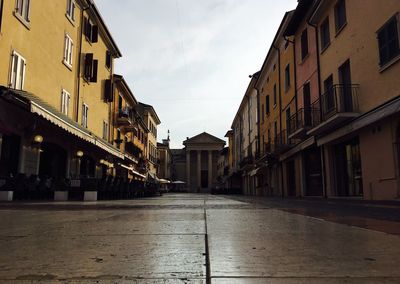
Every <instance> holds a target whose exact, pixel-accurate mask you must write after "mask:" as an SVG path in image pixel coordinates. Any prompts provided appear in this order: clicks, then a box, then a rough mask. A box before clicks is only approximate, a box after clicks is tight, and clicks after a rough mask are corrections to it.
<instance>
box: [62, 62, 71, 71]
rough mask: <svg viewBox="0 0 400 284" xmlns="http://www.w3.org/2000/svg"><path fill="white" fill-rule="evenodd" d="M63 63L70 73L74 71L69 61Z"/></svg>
mask: <svg viewBox="0 0 400 284" xmlns="http://www.w3.org/2000/svg"><path fill="white" fill-rule="evenodd" d="M62 63H63V64H64V65H65V67H67V68H68V69H69V70H70V71H72V65H71V64H69V63H68V62H67V61H65V60H63V61H62Z"/></svg>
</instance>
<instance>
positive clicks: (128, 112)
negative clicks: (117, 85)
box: [117, 107, 134, 125]
mask: <svg viewBox="0 0 400 284" xmlns="http://www.w3.org/2000/svg"><path fill="white" fill-rule="evenodd" d="M133 121H134V119H133V111H132V109H131V108H129V107H124V108H122V109H120V110H119V111H118V114H117V123H118V124H119V125H127V124H131V123H132V122H133Z"/></svg>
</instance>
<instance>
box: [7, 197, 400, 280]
mask: <svg viewBox="0 0 400 284" xmlns="http://www.w3.org/2000/svg"><path fill="white" fill-rule="evenodd" d="M260 200H261V201H260ZM269 202H270V203H269ZM290 202H291V203H294V202H297V201H290ZM299 202H300V201H299ZM279 204H284V203H279V201H278V200H271V201H268V199H257V198H255V197H237V196H235V197H229V196H215V195H200V194H184V193H181V194H172V193H169V194H165V195H164V196H161V197H154V198H148V199H136V200H124V201H99V202H92V203H91V202H89V203H84V202H58V203H56V202H48V203H46V202H42V203H39V202H37V203H0V219H1V227H0V244H1V246H0V247H1V250H0V283H37V282H40V283H141V284H142V283H400V269H399V263H400V235H399V234H398V233H397V232H399V231H400V230H399V226H400V222H398V220H397V219H393V218H392V220H390V221H385V220H383V219H384V218H383V215H384V213H383V212H384V210H385V206H383V207H382V208H380V207H379V206H378V205H376V206H372V205H371V206H370V207H369V209H371V208H372V209H371V210H370V211H371V216H367V215H365V216H363V215H362V214H359V215H357V216H356V217H354V216H349V217H348V218H347V219H346V214H350V213H348V212H347V211H345V210H344V211H343V212H344V213H343V214H342V215H341V216H338V218H336V219H335V218H334V217H335V216H334V215H335V214H336V215H339V213H337V212H335V211H333V213H332V214H330V218H326V216H327V215H328V214H322V213H321V214H320V215H318V213H315V212H316V211H315V210H316V209H315V208H316V207H318V206H320V207H323V206H321V205H318V202H316V203H312V202H308V203H305V202H303V203H298V204H300V205H299V206H297V207H296V208H297V209H296V208H295V205H290V206H289V205H288V204H289V203H288V204H286V205H285V206H279ZM317 205H318V206H317ZM307 206H308V207H310V208H314V211H313V210H310V212H311V213H312V212H314V213H312V214H311V213H310V214H308V213H307V210H306V209H307V208H306V207H307ZM346 206H347V207H349V206H350V205H346ZM298 207H303V209H304V210H303V211H301V210H300V209H299V208H298ZM377 207H379V208H378V209H379V210H381V211H380V214H375V213H376V212H375V213H374V210H373V208H377ZM310 208H309V209H310ZM369 209H368V208H367V209H366V210H365V212H368V210H369ZM387 209H388V210H389V211H388V212H392V211H393V212H394V211H396V212H397V213H398V212H399V210H400V209H399V207H398V206H397V207H396V206H395V205H393V206H387ZM296 210H297V211H296ZM376 210H377V209H376ZM390 210H392V211H390ZM358 211H360V210H358ZM393 212H392V213H390V214H391V215H393V214H394V213H393ZM365 214H367V213H365ZM374 214H375V215H374ZM397 216H398V215H397ZM339 217H340V218H339ZM343 220H350V221H351V220H353V222H350V221H349V222H346V221H343ZM354 220H356V221H354ZM357 220H358V221H357ZM360 220H367V221H366V222H364V223H363V222H361V221H360ZM368 220H369V221H368ZM371 220H374V222H372V221H371ZM368 222H372V223H374V224H377V225H376V226H375V227H374V226H372V228H373V229H371V227H369V226H363V225H362V224H364V225H365V224H368ZM387 222H389V223H387ZM381 223H382V224H383V225H382V226H379V224H381ZM368 228H369V229H368ZM374 228H375V229H374Z"/></svg>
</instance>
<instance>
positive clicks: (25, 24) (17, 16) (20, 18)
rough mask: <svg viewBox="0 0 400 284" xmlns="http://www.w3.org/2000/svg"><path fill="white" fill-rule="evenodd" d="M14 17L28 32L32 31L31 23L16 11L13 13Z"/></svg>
mask: <svg viewBox="0 0 400 284" xmlns="http://www.w3.org/2000/svg"><path fill="white" fill-rule="evenodd" d="M13 14H14V16H15V17H16V18H17V19H18V20H19V21H20V22H21V23H22V24H23V25H24V26H25V28H27V29H28V30H30V29H31V23H30V22H28V21H27V20H25V19H24V17H22V16H21V15H20V14H18V13H17V12H16V11H14V12H13Z"/></svg>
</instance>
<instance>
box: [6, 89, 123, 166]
mask: <svg viewBox="0 0 400 284" xmlns="http://www.w3.org/2000/svg"><path fill="white" fill-rule="evenodd" d="M0 91H3V93H4V94H6V93H11V94H13V95H15V97H19V98H20V99H21V100H23V101H25V102H26V103H29V106H30V112H31V113H35V114H37V115H39V116H41V117H43V118H44V119H46V120H47V121H49V122H51V123H53V124H54V125H57V126H58V127H60V128H62V129H64V130H65V131H67V132H68V133H71V134H72V135H75V136H77V137H79V138H81V139H83V140H85V141H87V142H89V143H92V144H94V145H96V146H98V147H99V148H101V149H103V150H105V151H106V152H108V153H110V154H112V155H114V156H116V157H118V158H121V159H123V158H124V155H123V154H122V153H121V152H120V151H119V150H118V149H117V148H115V147H114V146H113V145H111V144H109V143H107V142H106V141H104V140H102V139H101V138H99V137H97V136H96V135H94V134H93V133H91V132H90V131H89V130H88V129H87V128H85V127H83V126H82V125H80V124H79V123H77V122H76V121H74V120H72V119H71V118H69V117H68V116H66V115H64V114H63V113H61V112H60V111H58V110H57V109H56V108H54V107H53V106H51V105H49V104H48V103H46V102H45V101H43V100H42V99H40V98H38V97H37V96H35V95H34V94H31V93H28V92H25V91H21V90H13V89H8V88H4V87H2V89H1V90H0Z"/></svg>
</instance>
